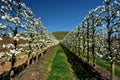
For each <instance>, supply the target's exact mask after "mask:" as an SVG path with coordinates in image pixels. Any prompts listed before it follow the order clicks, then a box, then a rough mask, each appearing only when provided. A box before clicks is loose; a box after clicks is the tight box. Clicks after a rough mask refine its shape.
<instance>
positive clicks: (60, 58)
mask: <svg viewBox="0 0 120 80" xmlns="http://www.w3.org/2000/svg"><path fill="white" fill-rule="evenodd" d="M72 79H73V78H72V74H71V72H70V70H69V65H68V64H67V58H66V56H65V54H64V52H63V50H62V48H61V46H60V45H59V46H58V50H57V52H56V56H55V58H54V60H53V63H52V69H51V71H50V73H49V75H48V77H47V80H72Z"/></svg>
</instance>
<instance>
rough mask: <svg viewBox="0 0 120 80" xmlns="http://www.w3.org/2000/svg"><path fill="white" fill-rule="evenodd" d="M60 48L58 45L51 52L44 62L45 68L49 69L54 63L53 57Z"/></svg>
mask: <svg viewBox="0 0 120 80" xmlns="http://www.w3.org/2000/svg"><path fill="white" fill-rule="evenodd" d="M57 50H58V47H56V48H55V49H54V50H53V52H52V53H51V54H50V57H48V58H47V59H46V60H45V61H44V64H43V68H44V69H48V67H49V66H50V65H51V64H52V62H53V59H54V57H55V55H56V51H57Z"/></svg>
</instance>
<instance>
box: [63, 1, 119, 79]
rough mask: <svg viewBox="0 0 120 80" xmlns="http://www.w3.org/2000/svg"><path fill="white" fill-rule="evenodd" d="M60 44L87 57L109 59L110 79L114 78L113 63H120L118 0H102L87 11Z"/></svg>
mask: <svg viewBox="0 0 120 80" xmlns="http://www.w3.org/2000/svg"><path fill="white" fill-rule="evenodd" d="M62 44H63V45H65V46H66V47H68V48H69V49H71V50H72V51H73V52H75V53H77V55H78V56H81V55H80V53H81V52H82V55H83V56H84V57H85V58H87V61H88V62H89V56H92V57H93V67H95V61H96V58H98V57H99V58H103V59H107V60H108V61H110V64H111V78H110V79H111V80H114V64H115V63H118V64H120V0H118V1H114V2H111V1H110V0H104V5H102V6H98V7H97V8H95V9H93V10H91V11H89V14H88V15H87V16H86V17H85V18H84V20H83V21H82V23H81V24H80V25H78V26H77V28H75V29H74V30H72V31H71V32H70V33H69V34H68V35H67V36H66V37H65V38H64V39H63V40H62Z"/></svg>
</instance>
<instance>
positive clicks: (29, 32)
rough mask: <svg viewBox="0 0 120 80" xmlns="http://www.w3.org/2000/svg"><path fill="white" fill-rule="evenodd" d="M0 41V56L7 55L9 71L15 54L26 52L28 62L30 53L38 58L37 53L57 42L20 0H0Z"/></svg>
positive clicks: (12, 69) (12, 67) (12, 66)
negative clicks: (9, 62)
mask: <svg viewBox="0 0 120 80" xmlns="http://www.w3.org/2000/svg"><path fill="white" fill-rule="evenodd" d="M4 41H6V42H4ZM0 42H1V43H0V50H1V51H0V58H3V57H4V56H7V60H10V61H11V73H13V72H14V64H15V62H16V55H17V54H20V53H25V54H27V55H28V64H29V59H30V56H31V55H33V56H37V58H38V54H39V53H41V52H44V51H45V50H46V49H48V48H49V47H51V46H53V45H56V44H57V43H58V41H57V40H56V38H55V37H54V36H53V35H52V33H50V32H48V31H47V29H46V28H45V27H44V26H43V24H42V23H41V21H40V19H39V18H36V17H35V14H33V12H32V11H31V9H30V8H28V7H27V6H26V5H25V3H22V1H21V0H0ZM2 42H3V43H2ZM2 49H3V50H2ZM4 49H5V50H6V49H8V51H7V52H6V51H4ZM37 51H38V52H37ZM22 57H24V56H23V55H22Z"/></svg>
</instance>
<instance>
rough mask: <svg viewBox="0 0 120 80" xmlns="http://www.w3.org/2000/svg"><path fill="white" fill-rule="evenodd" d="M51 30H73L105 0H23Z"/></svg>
mask: <svg viewBox="0 0 120 80" xmlns="http://www.w3.org/2000/svg"><path fill="white" fill-rule="evenodd" d="M22 1H23V2H24V3H25V4H26V5H27V6H28V7H29V8H31V10H32V11H33V13H34V14H35V16H36V17H40V18H41V22H42V23H43V25H44V26H45V27H46V28H47V29H48V31H50V32H56V31H71V30H73V29H74V28H75V27H76V26H78V25H79V24H80V23H81V22H82V20H83V18H84V17H85V16H86V15H88V12H89V11H90V10H91V9H94V8H96V7H97V6H100V5H103V0H22Z"/></svg>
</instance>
